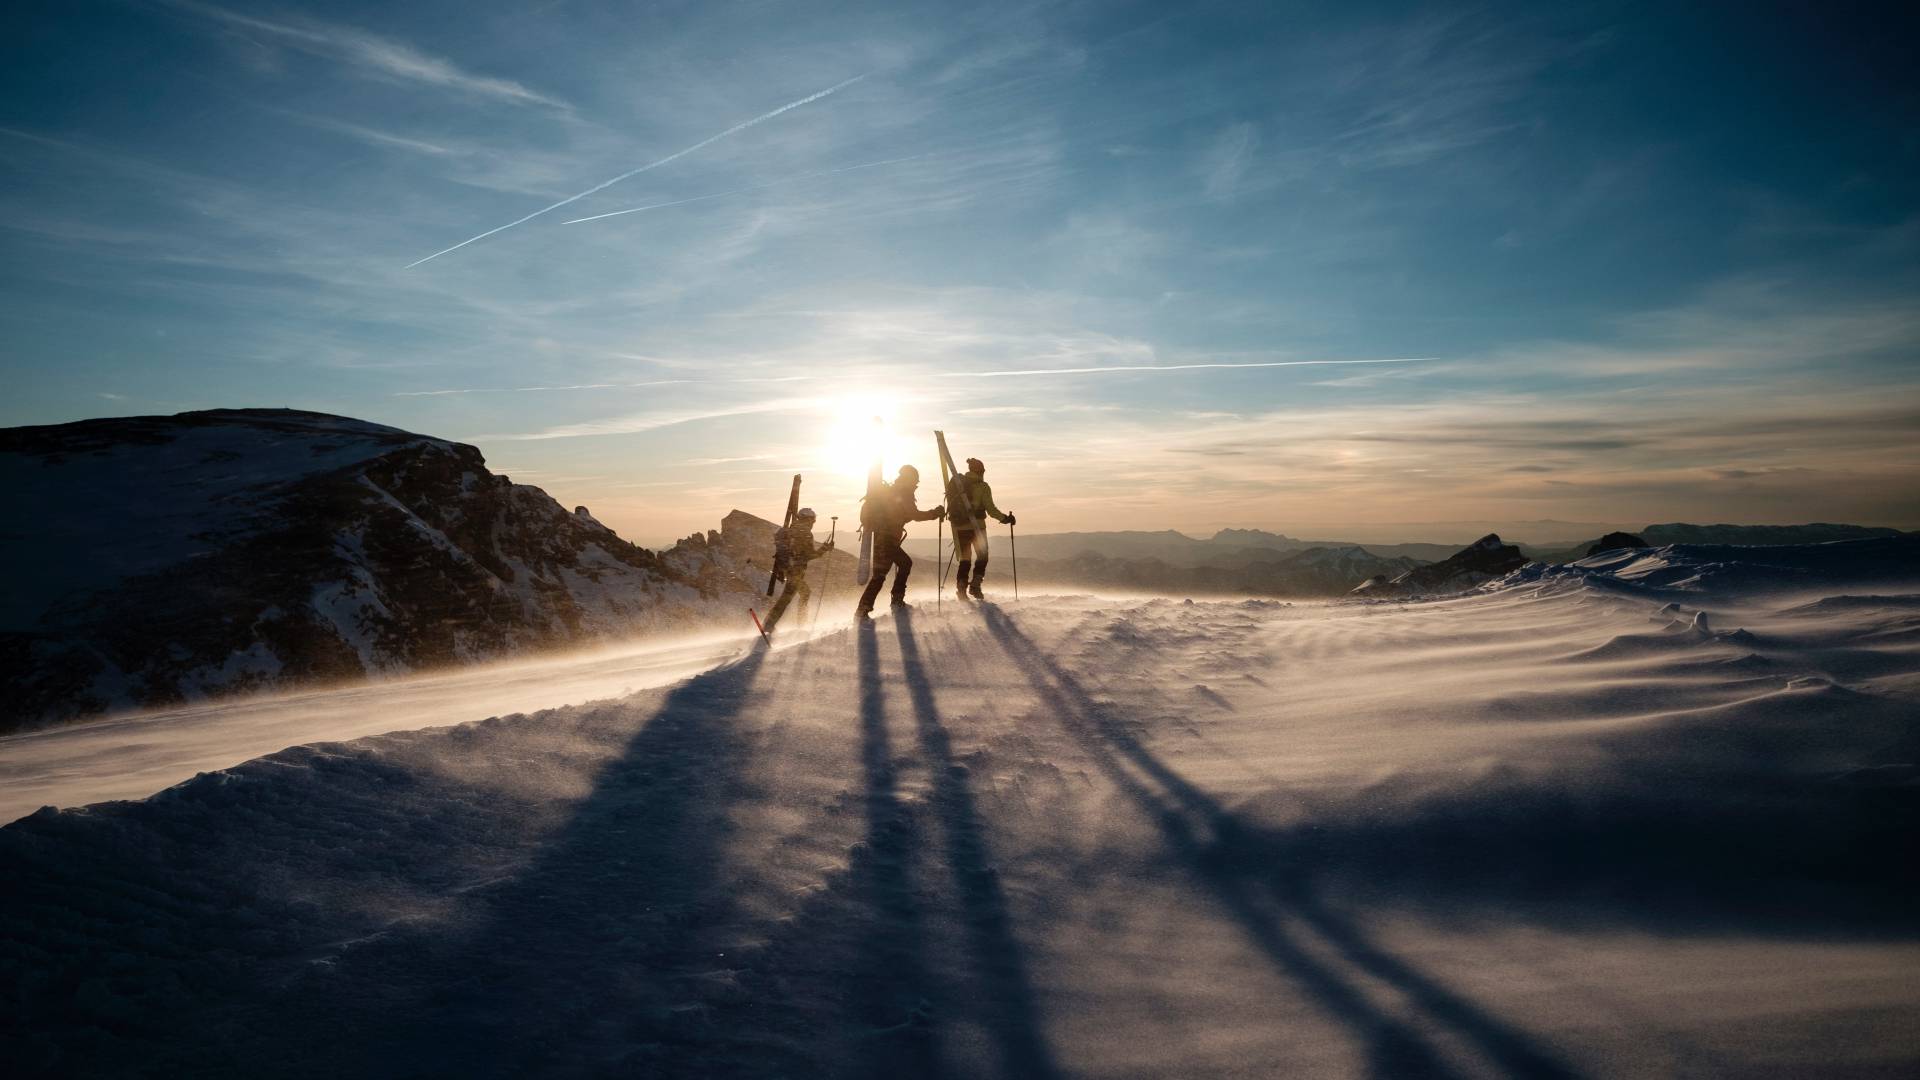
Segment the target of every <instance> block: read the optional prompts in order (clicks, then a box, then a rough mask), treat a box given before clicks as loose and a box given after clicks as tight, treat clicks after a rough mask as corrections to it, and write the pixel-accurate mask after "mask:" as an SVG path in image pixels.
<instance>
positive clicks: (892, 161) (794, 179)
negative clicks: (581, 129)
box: [560, 153, 932, 225]
mask: <svg viewBox="0 0 1920 1080" xmlns="http://www.w3.org/2000/svg"><path fill="white" fill-rule="evenodd" d="M931 156H932V154H931V153H926V154H914V155H913V156H911V157H897V158H888V159H887V160H885V161H869V162H867V163H865V164H863V165H847V166H843V167H841V168H838V169H822V170H820V171H819V172H810V173H802V174H800V175H799V176H789V177H787V178H786V179H785V180H773V181H769V182H768V183H765V184H753V185H751V186H749V187H740V188H734V189H732V190H730V191H716V192H714V193H713V194H711V195H695V196H694V197H693V198H691V199H675V200H673V201H672V202H663V203H649V204H648V205H646V206H635V207H631V208H629V209H626V210H615V211H613V212H612V213H608V214H595V215H593V216H592V217H579V218H574V219H573V220H571V221H563V222H561V223H560V224H562V225H578V224H580V223H581V222H583V221H599V220H600V219H601V218H610V217H619V216H620V215H621V214H637V213H639V212H640V211H642V210H664V209H666V208H667V207H669V206H685V205H687V204H688V203H697V202H705V201H707V200H708V199H724V198H726V197H727V196H729V195H743V194H745V193H747V192H749V191H760V190H762V189H764V188H770V187H779V186H780V185H781V184H797V183H799V182H800V181H802V180H814V179H818V178H819V177H822V176H832V175H834V174H835V173H847V172H852V171H854V170H855V169H877V168H879V167H880V166H882V165H898V164H899V163H901V162H903V161H917V160H919V159H920V158H923V157H931Z"/></svg>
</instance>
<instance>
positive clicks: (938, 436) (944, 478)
mask: <svg viewBox="0 0 1920 1080" xmlns="http://www.w3.org/2000/svg"><path fill="white" fill-rule="evenodd" d="M933 441H934V442H936V443H938V444H939V446H940V490H941V492H942V493H943V494H944V495H945V496H946V503H947V517H948V518H949V519H951V518H952V517H953V507H954V504H955V503H958V504H959V506H960V520H962V521H966V522H971V521H973V503H972V502H971V501H969V500H968V499H967V487H966V485H965V484H956V483H954V481H955V480H957V479H959V477H960V470H958V469H956V468H954V467H953V452H952V451H950V450H948V449H947V433H946V432H944V431H936V432H934V433H933ZM954 541H955V543H956V544H957V543H958V542H959V537H958V535H957V531H956V536H955V537H954ZM934 555H935V558H939V552H937V551H936V552H935V553H934ZM939 566H940V580H939V582H938V584H937V585H936V586H935V587H936V588H937V589H938V590H939V591H940V592H941V593H944V592H946V591H947V564H946V562H944V561H942V562H941V563H940V564H939ZM936 595H938V594H936Z"/></svg>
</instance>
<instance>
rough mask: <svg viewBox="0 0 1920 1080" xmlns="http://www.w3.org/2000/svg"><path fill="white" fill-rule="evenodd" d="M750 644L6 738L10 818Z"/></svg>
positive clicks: (5, 808) (258, 702)
mask: <svg viewBox="0 0 1920 1080" xmlns="http://www.w3.org/2000/svg"><path fill="white" fill-rule="evenodd" d="M742 621H745V619H744V615H743V618H742ZM748 633H749V634H751V633H752V631H751V630H749V631H748ZM745 648H746V645H745V643H744V642H743V641H742V640H741V639H740V637H739V636H738V635H733V636H731V637H721V636H715V635H707V636H699V637H687V638H681V639H677V640H672V641H670V642H667V643H662V642H660V641H651V640H650V641H647V642H645V643H642V644H635V645H627V646H612V647H605V648H599V649H592V650H585V651H581V652H576V653H571V654H567V655H563V656H557V657H543V658H541V659H536V660H525V661H518V662H506V663H497V664H490V665H482V666H478V667H473V668H465V669H461V670H458V671H455V672H451V673H448V674H442V675H421V676H412V677H407V678H396V679H388V680H382V681H375V682H367V683H360V684H356V685H348V686H340V687H335V688H332V689H324V690H312V691H306V692H302V693H294V694H276V695H265V696H258V697H245V698H237V699H230V700H224V701H214V702H208V703H203V704H199V705H192V706H187V707H183V708H177V709H159V710H154V711H152V712H141V713H130V714H127V715H125V716H118V717H114V718H112V719H108V720H96V721H92V722H89V723H82V724H73V725H69V726H65V727H56V728H51V729H48V730H45V731H39V732H34V733H31V734H27V735H14V736H10V737H0V822H7V821H12V820H14V819H15V818H17V817H20V816H21V815H23V814H29V813H32V812H33V811H34V810H36V809H38V808H40V807H42V806H79V805H82V804H85V803H91V802H100V801H102V800H105V799H137V798H142V797H144V796H147V795H151V794H153V793H154V792H156V791H159V790H160V789H161V788H165V787H170V786H172V785H174V784H177V783H179V782H180V781H182V780H185V779H188V778H189V777H191V776H193V775H194V774H195V773H199V772H209V771H212V770H215V769H224V768H228V767H229V766H233V765H238V764H240V763H241V762H243V761H246V760H248V759H249V758H255V757H259V756H260V755H261V754H269V753H272V752H273V751H275V750H279V749H282V748H284V747H288V746H293V745H297V744H300V743H312V742H337V741H342V740H346V739H357V738H360V737H361V736H363V735H380V734H383V733H385V732H389V731H407V730H411V729H414V728H424V727H440V726H444V725H447V724H459V723H465V722H467V721H469V720H473V719H476V718H479V717H484V716H494V715H498V714H501V713H511V712H531V711H534V710H537V709H542V708H552V707H554V706H557V705H570V704H575V703H578V702H586V701H597V700H599V699H602V698H614V697H625V696H626V695H628V694H631V693H633V692H634V691H636V690H641V689H645V688H647V687H652V686H660V685H662V684H664V683H669V682H673V681H674V680H676V679H683V678H685V677H687V676H688V675H692V674H694V673H695V672H699V671H703V670H705V669H706V668H710V667H712V666H713V665H714V664H717V663H720V662H721V661H723V660H726V659H729V658H731V657H736V656H738V655H740V653H741V652H742V651H744V650H745Z"/></svg>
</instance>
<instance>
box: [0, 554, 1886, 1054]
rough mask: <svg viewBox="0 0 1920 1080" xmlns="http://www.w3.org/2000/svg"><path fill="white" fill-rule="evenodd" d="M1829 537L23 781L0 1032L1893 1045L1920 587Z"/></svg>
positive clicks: (1138, 618) (461, 1046) (732, 1045)
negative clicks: (92, 782) (47, 782)
mask: <svg viewBox="0 0 1920 1080" xmlns="http://www.w3.org/2000/svg"><path fill="white" fill-rule="evenodd" d="M1824 547H1825V548H1827V549H1829V550H1826V551H1813V552H1812V553H1811V554H1809V553H1808V549H1795V551H1797V552H1798V553H1797V554H1796V553H1795V552H1790V551H1783V550H1778V549H1776V550H1773V551H1771V552H1770V553H1768V554H1766V555H1765V556H1764V557H1763V558H1756V557H1752V556H1750V555H1743V554H1742V553H1741V552H1740V551H1735V552H1734V553H1733V555H1732V556H1729V557H1722V556H1721V555H1719V554H1715V553H1711V552H1702V551H1689V550H1687V549H1678V548H1676V549H1667V550H1664V551H1662V552H1657V553H1645V554H1642V555H1638V556H1633V557H1632V558H1631V559H1628V560H1627V561H1625V562H1623V563H1621V564H1620V565H1621V566H1626V565H1636V566H1637V567H1638V568H1639V570H1640V571H1643V572H1641V573H1636V574H1633V575H1621V574H1617V573H1613V572H1612V571H1611V570H1610V569H1609V568H1607V567H1605V566H1601V565H1599V564H1589V565H1587V566H1584V567H1574V568H1569V569H1563V570H1556V571H1551V572H1547V571H1531V572H1521V573H1517V574H1516V575H1514V576H1513V577H1511V578H1510V579H1508V580H1506V581H1504V582H1502V583H1499V584H1496V585H1494V586H1491V587H1489V588H1488V589H1485V590H1483V591H1480V592H1477V593H1475V594H1472V595H1469V596H1466V597H1462V598H1458V599H1453V600H1446V601H1439V602H1427V603H1370V604H1335V605H1292V606H1289V605H1285V604H1280V603H1275V602H1271V601H1246V602H1230V601H1220V602H1205V603H1184V602H1181V601H1179V600H1171V599H1161V600H1138V599H1135V600H1125V601H1114V600H1102V599H1095V598H1088V597H1077V598H1072V597H1070V598H1042V599H1029V600H1027V601H1025V602H1022V603H1020V604H1012V603H1007V602H1005V601H1002V603H1000V604H998V605H986V606H983V607H978V608H971V607H970V608H961V607H958V606H956V605H954V604H952V603H948V604H946V605H945V606H944V607H943V608H942V609H941V610H939V611H934V610H931V605H930V604H929V605H925V606H923V607H921V608H920V610H919V611H917V612H915V613H914V614H913V615H911V616H910V617H889V618H884V619H882V620H880V621H879V622H878V623H877V624H876V625H874V626H873V627H872V628H870V629H866V630H845V631H841V632H835V633H829V634H825V635H823V636H821V637H819V638H817V639H815V640H812V641H808V642H801V643H799V644H796V645H793V646H791V647H785V648H780V649H776V650H773V651H771V652H767V651H765V650H762V649H758V648H755V649H753V650H750V651H749V652H748V653H746V654H745V655H744V656H743V657H741V658H740V659H738V660H735V661H732V662H729V663H726V664H723V665H721V666H719V667H717V668H714V669H713V670H710V671H707V672H705V673H704V674H701V675H699V676H697V677H695V678H693V679H690V680H687V681H685V682H681V683H679V684H677V685H674V686H672V687H666V688H662V689H658V690H649V691H643V692H641V693H638V694H636V695H633V696H632V697H629V698H626V699H623V700H619V701H609V702H601V703H597V704H588V705H582V706H576V707H571V708H565V709H559V710H555V711H551V712H544V713H537V714H531V715H503V716H500V717H498V718H494V719H489V720H486V721H483V722H476V723H468V724H463V725H460V726H457V727H453V728H445V729H438V730H429V731H409V732H399V733H393V734H386V735H381V736H377V737H372V738H365V739H359V740H356V741H352V742H344V743H327V744H321V745H312V746H305V747H300V748H296V749H292V750H287V751H284V752H281V753H276V754H273V755H271V756H269V757H265V758H261V759H257V760H253V761H249V762H247V763H245V764H243V765H239V766H237V767H234V768H231V769H228V770H225V771H221V772H216V773H212V774H209V775H205V776H200V777H197V778H195V779H193V780H191V781H189V782H187V783H184V784H181V785H179V786H177V787H174V788H171V789H169V790H167V791H165V792H163V793H161V794H160V795H157V796H155V797H153V798H151V799H148V800H145V801H142V802H132V803H116V804H106V805H101V806H96V807H92V808H89V809H86V810H82V811H69V812H62V813H53V812H45V813H38V814H35V815H33V816H30V817H28V818H26V819H25V820H22V821H19V822H16V823H15V824H13V825H11V826H8V827H7V828H5V829H4V830H0V875H3V876H4V880H5V881H6V882H7V890H6V892H5V893H4V894H0V927H3V928H4V931H3V932H0V975H3V976H4V977H3V978H0V1002H4V1006H5V1007H4V1009H0V1042H3V1043H4V1045H0V1052H3V1053H4V1055H5V1058H6V1060H8V1061H9V1062H10V1063H24V1065H25V1067H26V1068H27V1069H28V1070H30V1071H50V1072H70V1073H95V1074H100V1073H123V1072H128V1071H138V1072H150V1073H156V1074H187V1073H193V1074H206V1073H214V1074H223V1075H236V1076H239V1075H259V1074H262V1073H272V1074H276V1075H313V1076H342V1075H352V1076H402V1075H407V1076H412V1075H473V1076H525V1075H543V1074H545V1075H641V1076H702V1077H706V1076H790V1077H803V1076H820V1075H828V1076H832V1075H846V1076H887V1077H907V1076H915V1077H917V1076H956V1077H959V1076H969V1077H970V1076H985V1077H1016V1076H1018V1077H1046V1076H1066V1075H1073V1076H1100V1077H1109V1076H1110V1077H1138V1076H1177V1077H1228V1076H1369V1077H1400V1076H1432V1075H1440V1076H1526V1077H1533V1076H1567V1075H1582V1076H1587V1075H1591V1076H1666V1075H1722V1076H1770V1075H1793V1076H1802V1075H1846V1076H1880V1075H1885V1076H1897V1075H1912V1074H1913V1073H1914V1072H1915V1071H1916V1069H1920V979H1916V978H1915V972H1916V971H1920V908H1916V905H1915V904H1914V901H1913V897H1914V895H1916V886H1917V885H1920V875H1916V871H1915V868H1914V867H1915V861H1914V859H1913V858H1912V851H1913V850H1915V846H1916V845H1915V840H1916V839H1917V838H1920V785H1917V784H1916V771H1915V766H1914V763H1915V762H1916V760H1920V708H1916V704H1920V572H1916V570H1915V567H1914V561H1913V559H1912V557H1911V546H1910V545H1909V546H1908V547H1907V548H1905V549H1902V548H1901V547H1900V546H1899V545H1897V544H1896V545H1891V546H1888V545H1883V546H1882V548H1880V549H1874V548H1867V547H1849V546H1847V545H1825V546H1824ZM1745 550H1746V551H1749V552H1751V551H1753V550H1763V551H1764V550H1766V549H1745ZM1874 551H1879V552H1880V555H1879V556H1875V557H1869V556H1870V555H1871V554H1872V552H1874ZM1876 559H1878V561H1876ZM1759 565H1765V566H1768V567H1771V568H1772V569H1770V570H1767V571H1766V572H1764V573H1763V572H1760V571H1755V570H1752V567H1753V566H1759ZM1743 567H1744V569H1743ZM476 704H478V702H476ZM500 711H501V710H500V709H499V708H496V707H491V706H489V707H486V708H484V709H483V710H480V714H481V715H484V714H485V713H493V712H500ZM436 719H438V717H436Z"/></svg>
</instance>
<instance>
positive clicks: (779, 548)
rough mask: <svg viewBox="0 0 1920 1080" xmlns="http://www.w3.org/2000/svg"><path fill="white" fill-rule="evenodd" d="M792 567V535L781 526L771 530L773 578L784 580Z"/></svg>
mask: <svg viewBox="0 0 1920 1080" xmlns="http://www.w3.org/2000/svg"><path fill="white" fill-rule="evenodd" d="M792 568H793V537H792V536H790V535H789V534H788V532H787V530H786V528H785V527H784V526H783V527H781V528H778V529H775V530H773V579H774V580H775V581H784V580H786V577H787V572H788V571H789V570H791V569H792Z"/></svg>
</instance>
